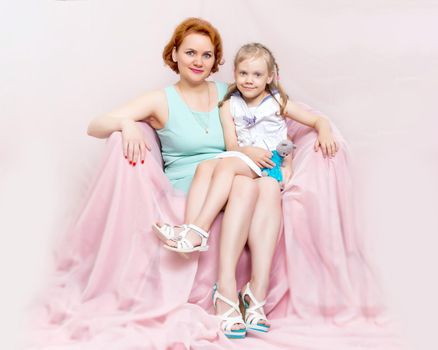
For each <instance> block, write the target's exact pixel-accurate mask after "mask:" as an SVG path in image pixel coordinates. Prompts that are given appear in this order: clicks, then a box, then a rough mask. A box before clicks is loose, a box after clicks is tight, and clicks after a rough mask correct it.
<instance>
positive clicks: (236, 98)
mask: <svg viewBox="0 0 438 350" xmlns="http://www.w3.org/2000/svg"><path fill="white" fill-rule="evenodd" d="M275 99H277V100H278V101H280V95H279V94H275ZM275 99H274V98H273V97H272V96H271V95H268V96H266V97H265V98H264V99H263V100H262V102H260V104H259V105H258V106H257V107H248V105H247V104H246V102H245V100H244V99H243V98H242V97H241V96H240V94H235V95H232V96H231V98H230V112H231V115H232V116H233V119H234V124H235V125H236V134H237V142H238V143H239V146H241V147H244V146H254V147H261V148H264V149H267V150H268V151H273V150H275V149H276V148H277V145H278V143H279V142H280V141H283V140H285V139H286V138H287V126H286V121H285V119H284V117H283V116H281V115H280V106H279V104H278V102H277V101H276V100H275Z"/></svg>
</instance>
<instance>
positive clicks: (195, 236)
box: [153, 43, 337, 253]
mask: <svg viewBox="0 0 438 350" xmlns="http://www.w3.org/2000/svg"><path fill="white" fill-rule="evenodd" d="M234 78H235V83H234V84H232V85H231V86H230V87H229V89H228V92H227V94H226V95H225V97H224V99H223V101H222V102H221V103H220V104H219V107H220V118H221V123H222V128H223V132H224V139H225V145H226V149H227V152H225V153H222V154H220V155H218V156H217V157H216V158H220V159H214V160H209V161H207V162H216V163H217V164H216V165H215V167H214V171H213V173H212V174H210V175H209V176H211V179H210V186H209V188H208V191H207V192H206V193H194V191H192V190H193V189H194V188H197V185H196V184H197V183H198V182H202V183H205V182H206V181H208V179H205V178H203V177H202V176H198V174H195V177H194V179H193V183H192V187H191V189H190V192H189V195H188V201H187V210H190V208H191V207H193V206H202V209H201V211H200V213H199V215H198V217H197V218H196V219H195V220H194V221H193V222H191V223H187V224H183V225H182V226H171V225H167V224H164V225H158V224H156V225H154V226H153V229H154V231H155V232H156V233H157V234H158V236H159V237H160V238H161V239H162V240H163V241H165V245H164V246H165V248H167V249H170V250H173V251H176V252H180V253H192V252H195V251H206V250H207V249H208V246H207V240H208V235H209V234H208V231H209V229H210V226H211V225H212V223H213V221H214V219H215V218H216V216H217V215H218V214H219V212H220V211H221V209H222V208H223V206H224V205H225V203H226V200H227V196H228V193H229V191H230V189H231V185H232V182H233V179H234V177H235V176H237V175H244V176H248V177H251V178H256V177H260V176H262V171H261V168H272V167H273V166H275V165H276V164H275V163H274V162H273V161H272V159H271V157H272V152H273V151H274V150H275V149H276V147H277V145H278V143H279V142H282V141H284V140H285V139H287V126H286V121H285V117H287V118H291V119H293V120H295V121H297V122H300V123H303V124H305V125H308V126H311V127H313V128H315V130H316V131H317V132H318V139H317V140H316V142H315V151H317V150H318V149H319V148H321V150H322V153H323V155H324V157H326V156H330V157H332V156H334V155H335V153H336V151H337V145H336V142H335V140H334V138H333V135H332V132H331V129H330V124H329V122H328V121H327V120H326V119H325V118H322V117H320V116H317V115H314V114H312V113H310V112H308V111H306V110H304V109H303V108H301V107H300V106H298V105H297V104H295V103H293V102H292V101H290V100H288V98H287V95H286V93H285V92H284V90H283V88H282V87H281V85H280V84H279V82H278V65H277V63H276V61H275V58H274V56H273V55H272V53H271V51H270V50H269V49H267V48H266V47H265V46H263V45H261V44H259V43H251V44H247V45H244V46H243V47H241V48H240V49H239V51H238V52H237V54H236V57H235V59H234ZM286 159H287V161H286V162H285V163H286V164H285V165H286V166H285V167H284V169H283V171H285V172H286V174H285V180H286V181H287V180H288V177H289V175H290V168H291V163H290V157H287V158H286ZM201 166H202V165H201ZM273 181H275V180H274V179H273ZM278 188H279V190H280V185H279V186H278Z"/></svg>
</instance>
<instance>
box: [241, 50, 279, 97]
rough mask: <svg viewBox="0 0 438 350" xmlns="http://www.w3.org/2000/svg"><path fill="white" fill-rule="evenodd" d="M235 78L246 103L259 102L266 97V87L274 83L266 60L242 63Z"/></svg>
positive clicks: (260, 59) (252, 60)
mask: <svg viewBox="0 0 438 350" xmlns="http://www.w3.org/2000/svg"><path fill="white" fill-rule="evenodd" d="M234 78H235V81H236V85H237V89H239V91H240V93H241V94H242V96H243V98H244V99H245V100H246V102H258V101H257V100H258V99H259V98H263V96H264V91H265V88H266V85H267V84H270V83H271V82H272V79H273V74H271V75H270V74H269V72H268V65H267V63H266V61H265V59H264V58H263V57H256V58H249V59H246V60H244V61H242V62H240V63H239V64H238V65H237V67H236V69H235V71H234Z"/></svg>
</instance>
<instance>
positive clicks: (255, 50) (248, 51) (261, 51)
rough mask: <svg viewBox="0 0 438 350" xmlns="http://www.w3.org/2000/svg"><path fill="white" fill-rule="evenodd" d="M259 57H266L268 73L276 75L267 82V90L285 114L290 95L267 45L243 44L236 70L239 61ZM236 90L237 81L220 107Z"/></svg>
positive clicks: (281, 112) (235, 61)
mask: <svg viewBox="0 0 438 350" xmlns="http://www.w3.org/2000/svg"><path fill="white" fill-rule="evenodd" d="M258 57H262V58H264V59H265V61H266V64H267V66H268V74H269V75H274V77H273V79H272V81H271V83H269V84H266V88H265V90H266V92H267V93H269V94H270V95H271V96H272V97H273V98H274V99H275V100H276V101H277V102H278V105H279V106H280V114H281V115H282V114H284V111H285V109H286V103H287V100H288V96H287V94H286V92H285V91H284V89H283V87H282V86H281V85H280V83H279V81H278V77H279V75H278V72H279V69H278V64H277V62H276V60H275V57H274V55H273V54H272V52H271V51H270V50H269V49H268V48H267V47H266V46H264V45H262V44H260V43H250V44H246V45H243V46H242V47H241V48H240V49H239V51H237V54H236V57H235V58H234V70H236V69H237V66H238V65H239V63H241V62H243V61H245V60H247V59H251V58H258ZM236 91H238V89H237V85H236V83H233V84H231V85H230V86H229V87H228V91H227V93H226V94H225V96H224V98H223V100H222V101H221V102H220V103H219V107H222V105H223V104H224V102H225V101H227V100H229V99H230V97H231V95H233V94H234V93H235V92H236ZM277 91H278V93H279V94H280V99H281V102H280V101H278V100H277V99H276V98H275V96H274V94H275V93H276V92H277Z"/></svg>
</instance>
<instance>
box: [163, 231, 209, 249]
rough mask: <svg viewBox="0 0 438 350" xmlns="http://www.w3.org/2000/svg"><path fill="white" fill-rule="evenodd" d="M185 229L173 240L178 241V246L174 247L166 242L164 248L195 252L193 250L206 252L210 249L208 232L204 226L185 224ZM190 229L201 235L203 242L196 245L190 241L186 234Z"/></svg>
mask: <svg viewBox="0 0 438 350" xmlns="http://www.w3.org/2000/svg"><path fill="white" fill-rule="evenodd" d="M183 227H184V229H183V230H182V231H181V232H180V233H179V235H178V236H177V237H175V238H173V240H174V241H175V242H176V247H172V246H170V245H167V244H165V245H164V248H166V249H169V250H172V251H174V252H178V253H193V252H198V251H199V252H204V251H207V250H208V245H207V240H208V232H206V231H204V230H203V229H202V228H200V227H198V226H196V225H193V224H190V225H183ZM189 231H193V232H195V233H196V234H197V235H198V236H199V237H201V244H200V245H197V246H194V245H193V243H192V242H190V241H189V240H188V239H187V238H186V236H187V233H189Z"/></svg>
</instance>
